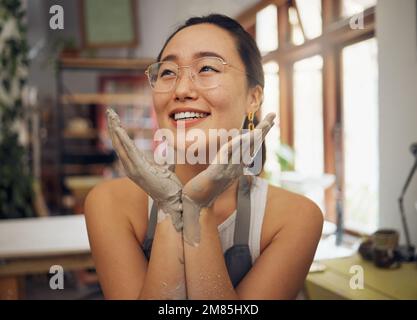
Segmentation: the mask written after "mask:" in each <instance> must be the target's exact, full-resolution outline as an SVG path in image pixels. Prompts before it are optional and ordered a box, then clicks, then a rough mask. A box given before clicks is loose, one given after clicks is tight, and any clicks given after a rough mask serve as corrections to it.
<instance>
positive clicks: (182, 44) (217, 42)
mask: <svg viewBox="0 0 417 320" xmlns="http://www.w3.org/2000/svg"><path fill="white" fill-rule="evenodd" d="M207 52H211V53H213V54H214V56H219V57H221V58H223V59H224V60H226V61H228V62H231V61H232V60H233V61H235V60H236V59H239V54H238V52H237V49H236V44H235V41H234V39H233V37H232V36H231V35H230V34H229V33H228V32H227V31H226V30H224V29H222V28H220V27H217V26H215V25H213V24H208V23H204V24H198V25H194V26H190V27H186V28H184V29H182V30H181V31H179V32H178V33H177V34H176V35H175V36H174V37H173V38H172V39H171V40H170V41H169V42H168V44H167V46H166V47H165V49H164V51H163V53H162V55H161V60H165V59H166V58H167V57H169V60H172V61H178V62H181V61H189V60H192V59H195V58H196V57H198V55H199V54H201V53H207ZM239 60H240V59H239Z"/></svg>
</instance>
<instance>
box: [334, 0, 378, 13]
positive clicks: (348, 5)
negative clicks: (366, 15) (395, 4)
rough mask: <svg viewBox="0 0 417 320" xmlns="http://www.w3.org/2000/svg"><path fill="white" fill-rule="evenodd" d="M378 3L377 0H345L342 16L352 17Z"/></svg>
mask: <svg viewBox="0 0 417 320" xmlns="http://www.w3.org/2000/svg"><path fill="white" fill-rule="evenodd" d="M375 5H376V0H343V1H342V12H341V14H342V17H350V16H353V15H355V14H358V13H361V12H363V11H365V10H366V9H368V8H370V7H373V6H375Z"/></svg>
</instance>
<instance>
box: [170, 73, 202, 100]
mask: <svg viewBox="0 0 417 320" xmlns="http://www.w3.org/2000/svg"><path fill="white" fill-rule="evenodd" d="M174 92H175V96H176V98H178V99H180V100H182V99H184V98H187V97H190V98H195V97H196V95H197V92H196V88H195V83H194V81H193V80H192V74H191V70H190V68H183V69H181V70H180V72H179V74H178V78H177V82H176V83H175V87H174Z"/></svg>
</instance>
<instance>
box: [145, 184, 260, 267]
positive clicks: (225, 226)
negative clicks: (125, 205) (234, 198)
mask: <svg viewBox="0 0 417 320" xmlns="http://www.w3.org/2000/svg"><path fill="white" fill-rule="evenodd" d="M267 193H268V182H267V181H266V180H264V179H262V178H259V177H255V176H254V177H253V180H252V185H251V193H250V197H251V215H250V228H249V249H250V252H251V256H252V264H254V263H255V260H256V259H257V258H258V257H259V253H260V247H261V231H262V223H263V220H264V215H265V205H266V196H267ZM152 204H153V200H152V198H150V197H148V219H149V217H150V214H151V208H152ZM235 223H236V210H235V211H234V212H233V213H232V214H231V215H230V216H229V217H228V218H227V219H226V220H225V221H223V222H222V223H221V224H220V225H218V226H217V230H219V237H220V241H221V244H222V249H223V254H224V253H225V252H226V251H227V249H229V248H230V247H232V246H233V236H234V231H235Z"/></svg>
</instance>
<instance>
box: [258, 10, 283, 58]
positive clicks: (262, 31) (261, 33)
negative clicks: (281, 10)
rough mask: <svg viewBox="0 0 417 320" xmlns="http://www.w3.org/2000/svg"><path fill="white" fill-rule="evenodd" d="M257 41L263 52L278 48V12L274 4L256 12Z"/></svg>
mask: <svg viewBox="0 0 417 320" xmlns="http://www.w3.org/2000/svg"><path fill="white" fill-rule="evenodd" d="M256 43H257V45H258V47H259V50H260V51H261V53H265V52H269V51H273V50H276V49H278V14H277V7H276V6H275V5H273V4H271V5H269V6H267V7H266V8H265V9H263V10H261V11H259V12H258V13H257V14H256Z"/></svg>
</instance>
